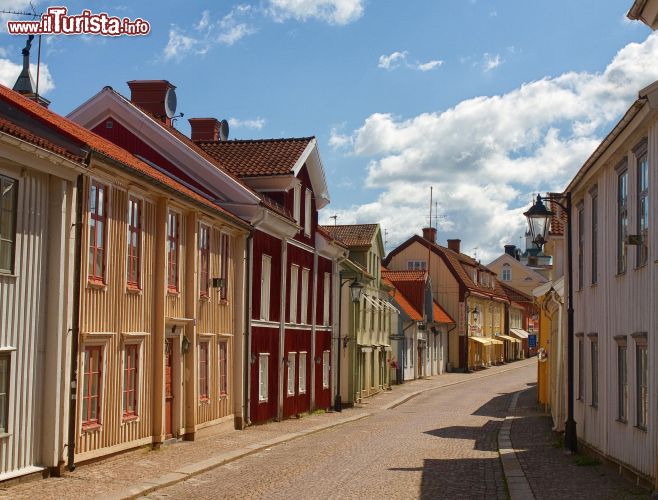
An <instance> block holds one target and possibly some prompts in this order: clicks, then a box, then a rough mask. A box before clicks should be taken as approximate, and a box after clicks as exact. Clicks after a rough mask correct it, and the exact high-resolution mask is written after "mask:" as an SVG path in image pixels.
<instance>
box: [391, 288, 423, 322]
mask: <svg viewBox="0 0 658 500" xmlns="http://www.w3.org/2000/svg"><path fill="white" fill-rule="evenodd" d="M389 295H390V296H391V297H393V300H394V301H395V302H396V303H397V305H399V306H400V309H402V311H404V313H405V314H406V315H407V316H409V318H411V320H412V321H421V320H422V319H423V316H422V314H420V313H419V312H418V311H417V310H416V308H415V307H414V306H412V305H411V302H409V301H408V300H407V298H406V297H405V296H404V295H403V294H402V292H400V290H397V289H396V290H391V291H390V292H389Z"/></svg>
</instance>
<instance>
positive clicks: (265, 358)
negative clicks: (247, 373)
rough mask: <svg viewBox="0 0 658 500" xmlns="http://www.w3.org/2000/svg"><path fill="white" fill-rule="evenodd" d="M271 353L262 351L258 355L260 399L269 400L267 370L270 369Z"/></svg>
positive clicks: (261, 400) (260, 400)
mask: <svg viewBox="0 0 658 500" xmlns="http://www.w3.org/2000/svg"><path fill="white" fill-rule="evenodd" d="M269 361H270V355H269V354H268V353H260V354H259V355H258V401H259V402H261V403H262V402H266V401H267V372H268V369H269Z"/></svg>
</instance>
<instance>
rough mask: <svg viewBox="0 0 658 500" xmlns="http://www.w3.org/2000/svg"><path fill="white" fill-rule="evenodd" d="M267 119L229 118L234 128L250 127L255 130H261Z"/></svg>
mask: <svg viewBox="0 0 658 500" xmlns="http://www.w3.org/2000/svg"><path fill="white" fill-rule="evenodd" d="M266 122H267V120H265V118H261V117H258V118H252V119H247V120H241V119H239V118H229V120H228V123H229V125H230V126H231V127H234V128H250V129H255V130H260V129H262V128H263V127H264V126H265V123H266Z"/></svg>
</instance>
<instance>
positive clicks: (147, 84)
mask: <svg viewBox="0 0 658 500" xmlns="http://www.w3.org/2000/svg"><path fill="white" fill-rule="evenodd" d="M128 87H130V102H132V103H133V104H134V105H135V106H137V107H139V108H141V109H143V110H144V111H146V112H147V113H150V114H152V115H153V116H154V117H155V118H157V119H158V120H160V121H161V122H162V123H164V124H165V125H171V119H170V118H168V117H167V112H166V111H165V95H166V94H167V90H169V89H175V88H176V87H174V86H173V85H172V84H171V83H169V82H168V81H167V80H131V81H129V82H128Z"/></svg>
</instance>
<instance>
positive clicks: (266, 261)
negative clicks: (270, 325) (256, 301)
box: [260, 254, 272, 321]
mask: <svg viewBox="0 0 658 500" xmlns="http://www.w3.org/2000/svg"><path fill="white" fill-rule="evenodd" d="M271 286H272V257H270V256H269V255H265V254H263V256H262V258H261V268H260V319H262V320H264V321H269V320H270V288H271Z"/></svg>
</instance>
